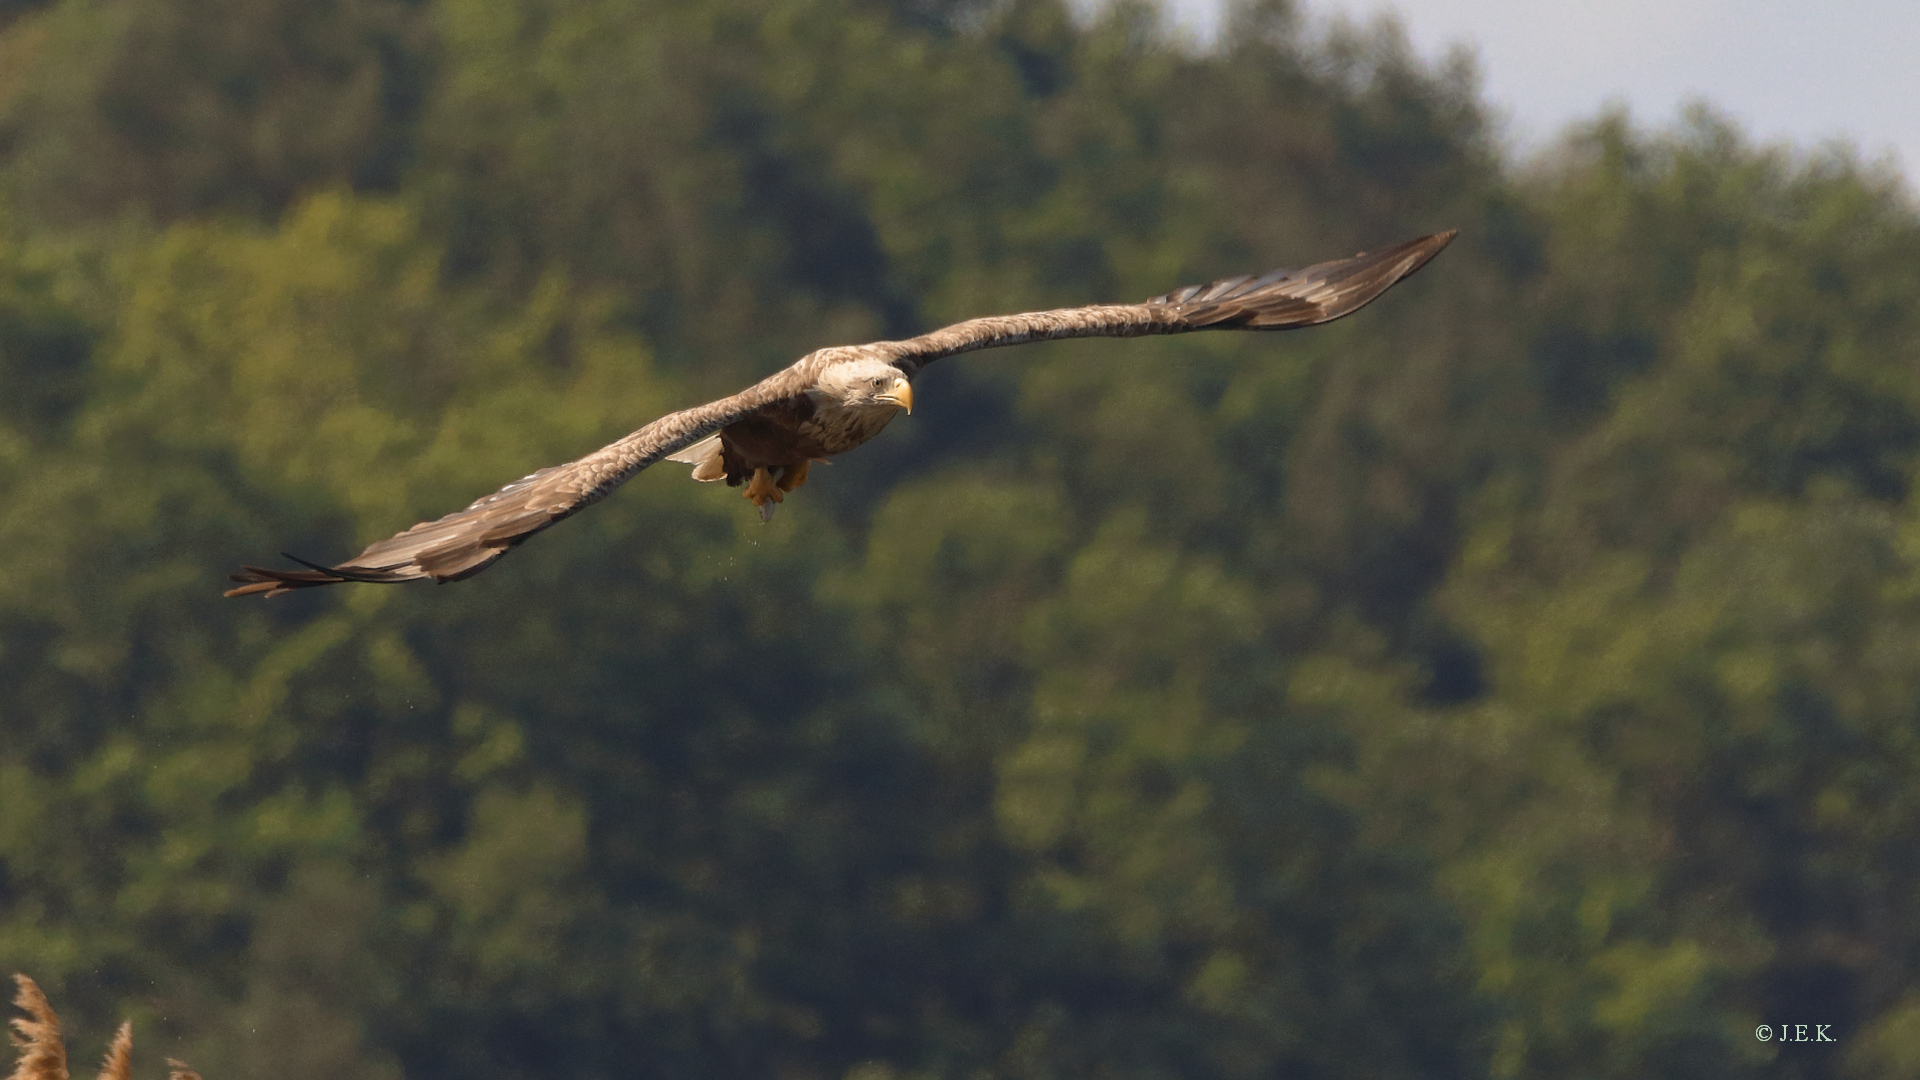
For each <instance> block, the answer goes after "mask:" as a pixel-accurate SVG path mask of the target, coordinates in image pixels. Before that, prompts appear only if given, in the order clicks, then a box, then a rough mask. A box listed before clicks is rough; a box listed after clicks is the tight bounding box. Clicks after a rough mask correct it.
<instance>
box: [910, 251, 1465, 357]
mask: <svg viewBox="0 0 1920 1080" xmlns="http://www.w3.org/2000/svg"><path fill="white" fill-rule="evenodd" d="M1453 237H1454V233H1453V232H1443V233H1435V234H1433V235H1431V236H1422V237H1420V238H1419V239H1417V240H1408V241H1407V242H1405V243H1403V244H1395V245H1394V246H1393V247H1390V248H1385V249H1383V250H1380V251H1374V252H1362V253H1360V254H1358V255H1355V256H1353V257H1352V258H1350V259H1336V260H1334V261H1332V262H1323V263H1318V264H1316V265H1314V266H1309V267H1307V268H1306V269H1304V270H1275V271H1273V272H1271V273H1267V274H1262V275H1261V276H1259V277H1235V278H1225V279H1223V280H1220V281H1216V282H1214V283H1212V284H1210V285H1188V286H1186V287H1185V288H1180V289H1175V290H1173V291H1172V292H1170V293H1168V294H1166V295H1165V296H1156V297H1154V298H1153V299H1151V300H1148V301H1146V302H1144V303H1139V304H1100V305H1095V306H1092V307H1078V308H1060V309H1058V310H1055V311H1034V312H1029V313H1027V314H1025V315H996V316H993V317H991V318H985V319H968V320H967V321H966V322H961V323H955V324H953V325H952V326H949V327H947V328H946V329H944V330H935V331H934V332H933V333H931V334H922V335H921V336H919V337H917V338H910V339H908V340H906V341H893V342H886V343H884V344H883V345H882V346H880V347H881V348H884V349H885V350H886V357H887V359H889V360H891V361H892V362H893V364H894V366H895V367H898V368H899V369H900V370H901V371H903V372H905V373H906V374H907V375H908V376H909V377H911V376H913V375H915V374H918V373H919V371H920V369H921V368H924V367H926V366H927V365H928V364H931V363H933V362H934V361H935V360H938V359H940V358H941V357H943V356H953V355H955V354H957V353H964V352H972V351H974V350H975V349H992V348H997V347H999V346H1002V345H1018V344H1020V343H1022V342H1027V341H1048V340H1052V339H1055V338H1077V337H1140V336H1143V335H1146V334H1184V333H1187V332H1188V331H1191V330H1292V329H1295V328H1297V327H1302V326H1316V325H1318V324H1320V323H1324V322H1332V321H1333V320H1335V319H1338V318H1340V317H1341V316H1342V315H1351V314H1352V313H1354V312H1355V311H1358V310H1360V309H1361V308H1362V307H1365V306H1366V304H1367V303H1368V302H1369V301H1371V300H1372V299H1373V298H1374V297H1376V296H1379V295H1380V294H1381V293H1383V292H1386V291H1387V289H1389V288H1390V287H1392V285H1393V284H1394V282H1397V281H1399V280H1400V279H1401V278H1404V277H1406V276H1407V275H1408V274H1411V273H1413V272H1414V271H1415V270H1418V269H1420V268H1421V267H1422V266H1424V265H1426V262H1427V260H1428V259H1431V258H1433V257H1434V256H1435V255H1438V254H1439V253H1440V249H1441V248H1444V247H1446V246H1447V244H1448V243H1449V242H1451V241H1452V240H1453Z"/></svg>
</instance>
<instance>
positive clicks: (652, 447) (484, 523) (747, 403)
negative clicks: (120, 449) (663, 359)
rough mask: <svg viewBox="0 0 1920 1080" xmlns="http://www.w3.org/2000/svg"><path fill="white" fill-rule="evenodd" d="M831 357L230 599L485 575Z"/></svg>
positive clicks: (245, 583) (249, 570)
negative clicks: (512, 552)
mask: <svg viewBox="0 0 1920 1080" xmlns="http://www.w3.org/2000/svg"><path fill="white" fill-rule="evenodd" d="M826 359H827V358H826V357H824V356H822V355H821V354H819V353H816V354H814V355H812V356H809V357H807V358H805V359H803V360H801V361H800V362H799V363H796V364H794V365H793V366H791V367H789V368H787V369H785V370H784V371H781V372H778V373H777V374H774V375H772V376H769V377H768V378H765V379H762V380H761V381H759V382H757V383H755V384H754V385H752V386H750V387H748V388H747V389H745V390H743V391H741V392H740V393H738V394H734V395H733V396H731V397H724V398H721V399H720V400H718V401H713V402H709V403H707V404H705V405H701V406H699V407H697V408H692V409H684V410H682V411H680V412H676V413H669V414H667V415H666V416H663V417H661V418H660V419H658V420H655V421H654V422H653V423H651V424H648V425H647V426H646V427H643V428H641V429H640V430H638V431H636V432H634V433H633V434H631V435H628V436H627V437H625V438H623V439H621V440H620V441H618V442H615V443H612V444H610V445H607V446H604V447H601V448H600V449H598V450H595V451H594V452H593V453H591V454H588V455H587V456H586V457H583V458H580V459H579V460H577V461H570V462H568V463H567V464H565V465H556V466H554V467H553V468H550V469H541V470H540V471H539V472H536V473H533V474H531V475H529V476H525V477H522V478H520V479H518V480H515V481H514V482H513V483H511V484H508V485H507V486H506V487H503V488H501V489H500V490H499V491H496V492H494V493H493V494H491V495H488V496H486V497H484V498H481V499H479V500H477V501H476V502H474V504H473V505H471V506H469V507H467V508H466V509H465V510H461V511H460V512H458V513H454V514H448V515H447V516H446V517H443V518H438V519H436V520H433V521H423V522H421V523H420V524H418V525H415V526H414V527H413V528H411V529H408V530H407V531H406V532H403V533H399V534H396V535H394V536H390V537H388V538H387V539H385V540H382V541H380V542H378V543H376V544H373V545H371V546H370V547H368V548H367V549H366V550H365V551H363V552H361V553H360V554H358V555H356V556H354V557H353V558H352V559H349V560H348V561H346V562H343V563H341V564H339V565H338V566H323V565H320V564H318V563H311V562H308V561H307V560H305V559H302V558H300V557H299V556H297V555H288V556H287V558H289V559H292V560H293V561H294V562H297V563H299V564H300V565H302V566H305V567H306V568H307V569H305V570H269V569H265V568H263V567H258V566H248V567H245V568H243V569H242V571H241V572H240V573H238V574H233V575H231V580H233V581H237V582H240V583H241V584H240V586H239V587H238V588H234V589H228V590H227V592H226V595H228V596H247V595H250V594H253V593H265V594H266V595H268V596H278V595H280V594H281V593H284V592H292V591H293V590H295V589H306V588H313V587H315V586H320V585H337V584H339V583H341V582H345V581H362V582H369V583H373V584H380V585H391V584H396V583H399V582H402V581H418V580H420V579H422V578H432V579H433V580H435V581H459V580H461V579H462V578H469V577H472V576H473V575H475V574H477V573H479V572H480V571H482V570H485V569H486V568H487V567H488V566H489V565H491V564H492V563H493V562H494V561H495V560H496V559H498V558H500V557H501V556H502V555H505V554H506V553H507V550H508V549H509V548H512V547H514V546H515V545H517V544H519V543H521V542H522V541H524V540H526V539H527V537H529V536H532V535H533V534H534V533H537V532H539V531H540V530H542V529H544V528H546V527H547V526H549V525H552V524H553V523H554V522H556V521H559V520H561V519H563V518H567V517H571V516H573V515H574V514H576V513H578V512H579V511H580V510H581V509H583V508H585V507H587V506H591V505H592V504H594V503H596V502H599V501H600V500H601V499H604V498H606V497H607V495H608V493H610V492H611V491H613V489H614V488H617V487H619V486H620V485H621V484H623V483H625V482H626V481H627V480H628V479H629V478H631V477H632V476H633V475H634V474H635V473H637V472H639V471H640V470H642V469H644V468H646V467H647V466H649V465H652V464H653V463H654V462H656V461H660V460H661V459H663V458H665V457H667V456H668V455H669V454H672V453H674V452H675V451H678V450H680V449H682V448H684V447H686V446H689V445H691V444H693V443H696V442H699V441H700V440H701V439H704V438H706V437H707V436H708V435H711V434H713V433H714V432H716V431H718V430H720V429H721V428H723V427H725V426H726V425H728V424H730V423H732V422H734V421H735V420H738V419H740V418H741V417H744V416H746V415H747V414H749V413H751V412H753V411H754V410H755V409H758V408H760V407H762V406H764V405H769V404H772V403H773V402H776V401H780V400H783V399H786V398H790V397H793V396H795V395H797V394H799V393H801V392H803V391H804V390H805V389H806V388H807V387H808V386H810V385H811V384H812V382H813V380H814V379H815V378H816V377H817V376H818V370H817V369H818V368H819V367H820V366H821V364H822V363H823V362H825V361H826Z"/></svg>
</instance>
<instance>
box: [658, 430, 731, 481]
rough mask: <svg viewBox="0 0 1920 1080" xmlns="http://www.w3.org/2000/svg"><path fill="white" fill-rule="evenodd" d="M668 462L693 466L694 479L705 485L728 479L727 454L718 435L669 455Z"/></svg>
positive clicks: (710, 436)
mask: <svg viewBox="0 0 1920 1080" xmlns="http://www.w3.org/2000/svg"><path fill="white" fill-rule="evenodd" d="M667 460H668V461H678V462H680V463H681V464H682V465H691V466H693V478H694V479H695V480H698V481H700V482H701V483H703V484H704V483H711V482H712V481H715V480H724V479H726V478H727V462H726V452H725V450H724V448H723V447H722V446H721V445H720V436H719V434H718V433H715V434H713V435H709V436H707V437H706V438H704V439H701V440H700V441H699V442H697V443H694V444H693V445H692V446H689V447H687V448H686V449H684V450H681V451H679V452H678V453H673V454H668V455H667Z"/></svg>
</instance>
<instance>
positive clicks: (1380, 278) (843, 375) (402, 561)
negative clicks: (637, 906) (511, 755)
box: [226, 232, 1454, 596]
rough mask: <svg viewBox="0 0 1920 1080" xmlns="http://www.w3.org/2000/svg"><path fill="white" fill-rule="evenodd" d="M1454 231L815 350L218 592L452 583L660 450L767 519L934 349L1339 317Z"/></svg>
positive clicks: (893, 405) (874, 422)
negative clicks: (739, 494) (435, 512)
mask: <svg viewBox="0 0 1920 1080" xmlns="http://www.w3.org/2000/svg"><path fill="white" fill-rule="evenodd" d="M1453 236H1454V234H1453V233H1452V232H1444V233H1435V234H1434V235H1432V236H1423V237H1420V238H1419V239H1417V240H1409V241H1407V242H1405V243H1403V244H1396V245H1394V246H1393V247H1390V248H1385V249H1383V250H1380V251H1376V252H1370V253H1369V252H1363V253H1361V254H1359V255H1355V256H1354V257H1352V258H1350V259H1336V260H1334V261H1332V262H1324V263H1319V264H1317V265H1314V266H1309V267H1307V268H1306V269H1305V270H1275V271H1273V272H1272V273H1269V274H1263V275H1261V276H1259V277H1235V278H1226V279H1224V280H1221V281H1216V282H1213V283H1212V284H1210V285H1188V286H1186V287H1185V288H1180V289H1175V290H1174V291H1172V292H1170V293H1168V294H1166V295H1165V296H1156V297H1154V298H1153V299H1151V300H1148V301H1146V302H1145V303H1140V304H1105V305H1095V306H1092V307H1078V308H1061V309H1059V310H1055V311H1036V312H1030V313H1028V314H1025V315H996V316H992V317H989V318H984V319H969V320H967V321H966V322H962V323H955V324H954V325H952V326H949V327H947V328H946V329H944V330H935V331H934V332H932V333H930V334H922V335H921V336H919V337H917V338H911V339H909V340H906V341H877V342H874V343H872V344H870V345H849V346H839V347H835V348H828V349H821V350H819V351H818V352H814V353H809V354H808V355H806V356H804V357H802V358H801V359H800V360H799V361H798V362H796V363H794V364H793V366H791V367H789V368H787V369H786V370H784V371H780V372H777V373H775V374H773V375H770V376H768V377H767V378H765V379H762V380H760V381H759V382H757V383H755V384H753V385H752V386H749V387H747V388H746V389H745V390H742V391H741V392H739V393H737V394H734V395H733V396H731V397H724V398H721V399H720V400H718V401H712V402H708V403H707V404H705V405H701V406H698V407H696V408H692V409H685V410H682V411H680V412H676V413H669V414H667V415H666V416H663V417H661V418H660V419H658V420H655V421H654V422H653V423H651V424H648V425H647V426H646V427H643V428H641V429H640V430H638V431H636V432H634V433H633V434H631V435H628V436H627V437H626V438H623V439H621V440H620V441H618V442H616V443H613V444H612V445H610V446H605V447H602V448H601V449H599V450H595V451H594V452H593V453H591V454H588V455H587V456H586V457H583V458H581V459H579V460H578V461H573V462H569V463H568V464H565V465H556V466H554V467H553V468H550V469H541V470H540V471H539V472H536V473H533V474H531V475H529V476H525V477H522V478H521V479H519V480H515V481H514V482H513V483H511V484H508V485H507V486H506V487H503V488H501V489H500V490H499V491H496V492H494V493H493V494H491V495H488V496H486V497H485V498H482V499H480V500H479V501H477V502H475V503H474V504H473V505H472V506H469V507H467V508H466V509H465V510H462V511H460V512H458V513H455V514H448V515H447V516H446V517H443V518H439V519H437V520H434V521H423V522H421V523H420V524H418V525H415V526H414V527H413V528H411V529H408V530H407V531H406V532H403V533H400V534H398V535H396V536H392V537H389V538H387V539H385V540H382V541H380V542H378V543H376V544H373V545H372V546H370V547H368V548H367V549H366V550H365V551H363V552H361V553H360V554H359V555H357V556H355V557H354V558H352V559H350V560H348V561H346V562H343V563H341V564H339V565H338V566H322V565H320V564H318V563H311V562H308V561H307V560H305V559H302V558H300V557H298V556H296V555H288V556H287V558H289V559H292V560H293V561H294V562H297V563H299V564H300V565H302V566H304V567H306V568H307V569H305V570H268V569H263V568H261V567H257V566H249V567H245V568H244V569H243V570H242V571H241V572H240V573H238V574H234V575H232V580H234V581H237V582H240V583H241V584H240V587H239V588H236V589H228V590H227V593H226V595H228V596H247V595H250V594H252V593H264V594H266V595H268V596H278V595H280V594H281V593H285V592H292V591H293V590H295V589H306V588H312V587H314V586H317V585H335V584H339V583H341V582H346V581H362V582H368V583H371V584H378V585H391V584H396V583H398V582H402V581H418V580H420V579H422V578H432V579H433V580H435V581H439V582H447V581H459V580H461V579H462V578H469V577H472V576H473V575H475V574H477V573H479V572H480V571H482V570H485V569H486V568H487V567H489V566H491V565H493V563H494V561H495V560H496V559H499V558H500V557H501V556H502V555H505V554H506V553H507V552H508V550H509V549H511V548H513V547H514V546H515V545H516V544H519V543H521V542H522V541H524V540H526V539H527V538H528V537H530V536H532V535H533V534H534V533H537V532H539V531H540V530H542V529H544V528H546V527H547V526H549V525H552V524H553V523H555V522H557V521H560V520H562V519H564V518H569V517H572V516H573V515H574V514H576V513H579V512H580V511H581V510H583V509H585V508H586V507H588V506H591V505H592V504H594V503H596V502H599V501H600V500H601V499H604V498H606V497H607V495H608V494H610V493H611V492H612V491H613V489H614V488H617V487H619V486H620V485H621V484H623V483H625V482H626V481H627V480H628V479H629V478H631V477H632V476H633V475H634V474H635V473H637V472H639V471H640V470H642V469H644V468H646V467H647V466H649V465H652V464H655V463H656V462H660V461H679V462H684V463H687V464H690V465H692V466H693V478H694V479H695V480H722V479H724V480H725V481H726V482H727V484H728V485H729V486H731V487H738V486H740V485H741V484H745V485H746V489H747V490H746V492H745V495H746V497H747V498H748V499H750V500H752V502H753V504H754V505H755V506H757V507H759V508H760V518H761V520H762V521H765V520H767V519H769V518H771V517H772V516H773V510H774V507H775V506H776V505H777V504H779V503H780V502H781V501H782V500H783V499H784V498H785V495H786V493H788V492H790V491H792V490H793V489H795V488H797V487H799V486H800V485H801V484H804V483H806V481H807V468H808V466H809V465H811V464H812V463H813V462H815V461H824V460H826V459H828V458H830V457H832V456H833V455H835V454H844V453H846V452H847V451H849V450H851V449H853V448H854V447H856V446H859V445H860V444H861V443H863V442H866V441H867V440H868V439H871V438H873V437H874V436H875V435H878V434H880V429H882V428H884V427H886V426H887V422H888V421H890V420H892V419H893V417H894V414H896V413H898V412H901V411H903V410H904V411H908V412H911V411H912V409H913V377H914V376H915V375H918V374H919V373H920V372H921V370H922V369H924V368H925V367H926V366H927V365H928V364H931V363H933V362H934V361H935V360H938V359H940V358H941V357H943V356H953V355H956V354H958V353H964V352H972V351H974V350H975V349H992V348H996V347H998V346H1001V345H1018V344H1020V343H1022V342H1027V341H1049V340H1052V339H1055V338H1080V337H1140V336H1143V335H1146V334H1184V333H1186V332H1188V331H1190V330H1290V329H1293V328H1295V327H1301V326H1317V325H1319V324H1320V323H1324V322H1331V321H1333V320H1334V319H1338V318H1340V317H1341V316H1343V315H1348V314H1351V313H1353V312H1355V311H1357V310H1359V309H1360V308H1361V307H1363V306H1364V305H1366V303H1367V302H1368V301H1370V300H1372V299H1373V298H1374V297H1376V296H1379V295H1380V294H1381V293H1383V292H1385V291H1387V289H1388V288H1389V287H1390V286H1392V285H1393V283H1394V282H1396V281H1399V280H1400V279H1401V278H1404V277H1406V276H1407V275H1408V274H1411V273H1413V272H1414V271H1415V270H1418V269H1420V267H1421V266H1422V265H1424V264H1425V263H1426V261H1427V260H1428V259H1431V258H1433V257H1434V256H1435V255H1437V254H1439V253H1440V249H1441V248H1444V247H1446V246H1447V244H1448V242H1449V241H1451V240H1452V239H1453Z"/></svg>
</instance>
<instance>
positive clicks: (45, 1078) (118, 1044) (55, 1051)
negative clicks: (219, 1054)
mask: <svg viewBox="0 0 1920 1080" xmlns="http://www.w3.org/2000/svg"><path fill="white" fill-rule="evenodd" d="M13 981H14V983H16V984H17V985H18V986H19V987H20V992H19V993H17V994H15V995H14V998H13V1003H14V1004H15V1005H17V1006H19V1007H20V1011H22V1012H24V1013H26V1014H27V1017H28V1018H24V1019H23V1018H21V1017H15V1018H14V1020H13V1036H12V1037H13V1045H14V1046H15V1047H17V1048H19V1050H20V1060H19V1061H18V1062H17V1063H15V1064H14V1066H13V1072H12V1073H11V1074H10V1075H9V1076H8V1077H7V1080H70V1078H69V1077H68V1075H67V1048H66V1046H65V1044H63V1043H62V1042H61V1041H60V1018H59V1017H58V1016H56V1015H54V1011H53V1006H52V1005H51V1004H49V1003H48V1002H47V995H46V994H44V993H41V991H40V984H39V983H36V982H34V981H33V980H32V979H29V978H27V977H26V976H25V975H15V976H14V977H13ZM167 1064H168V1065H169V1066H171V1067H172V1070H173V1071H172V1072H170V1073H169V1074H168V1076H167V1080H200V1074H199V1073H197V1072H194V1071H193V1070H192V1069H189V1068H187V1066H186V1063H185V1062H180V1061H175V1060H173V1059H172V1058H168V1059H167ZM99 1080H133V1022H132V1021H128V1022H126V1023H124V1024H121V1025H120V1030H119V1031H118V1032H116V1033H115V1034H114V1036H113V1045H112V1046H110V1047H108V1048H107V1057H106V1060H105V1061H102V1062H101V1063H100V1077H99Z"/></svg>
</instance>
